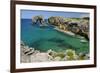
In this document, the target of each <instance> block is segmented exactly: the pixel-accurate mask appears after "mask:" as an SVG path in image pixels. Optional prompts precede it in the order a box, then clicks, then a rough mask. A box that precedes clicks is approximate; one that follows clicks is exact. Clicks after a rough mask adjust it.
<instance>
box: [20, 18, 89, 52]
mask: <svg viewBox="0 0 100 73" xmlns="http://www.w3.org/2000/svg"><path fill="white" fill-rule="evenodd" d="M38 25H39V24H37V25H34V24H33V25H32V21H31V20H30V19H21V40H22V41H23V42H24V43H25V44H26V45H28V46H30V47H34V48H35V49H37V50H40V51H47V50H49V49H53V50H55V51H65V50H66V49H75V50H76V51H77V52H89V42H88V41H87V42H85V43H82V42H81V40H84V38H82V39H80V38H77V37H73V36H70V35H67V34H64V33H61V32H58V31H57V30H55V29H54V28H53V26H49V27H43V28H41V27H39V26H38Z"/></svg>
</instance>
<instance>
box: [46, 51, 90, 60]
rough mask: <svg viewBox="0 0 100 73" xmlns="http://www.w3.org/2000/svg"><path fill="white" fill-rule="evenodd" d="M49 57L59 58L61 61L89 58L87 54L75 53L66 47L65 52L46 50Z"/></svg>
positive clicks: (52, 58)
mask: <svg viewBox="0 0 100 73" xmlns="http://www.w3.org/2000/svg"><path fill="white" fill-rule="evenodd" d="M48 54H49V55H50V56H49V58H50V59H51V60H54V61H55V60H57V61H58V60H61V61H69V60H86V59H89V56H88V55H87V54H84V53H76V52H75V50H72V49H67V50H66V51H65V52H55V51H53V50H48Z"/></svg>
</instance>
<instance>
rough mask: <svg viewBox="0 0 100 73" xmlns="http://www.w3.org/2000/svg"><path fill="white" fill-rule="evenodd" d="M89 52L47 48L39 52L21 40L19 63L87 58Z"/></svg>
mask: <svg viewBox="0 0 100 73" xmlns="http://www.w3.org/2000/svg"><path fill="white" fill-rule="evenodd" d="M88 59H89V54H87V53H78V54H77V53H76V52H75V50H72V49H66V50H65V52H55V51H53V50H51V49H49V50H48V51H47V52H40V51H39V50H36V49H35V48H32V47H28V46H26V45H25V44H24V43H23V42H21V63H32V62H46V61H47V62H49V61H69V60H88Z"/></svg>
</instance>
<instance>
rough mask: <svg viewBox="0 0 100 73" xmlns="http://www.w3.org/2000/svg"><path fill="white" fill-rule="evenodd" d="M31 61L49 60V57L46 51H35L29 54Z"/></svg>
mask: <svg viewBox="0 0 100 73" xmlns="http://www.w3.org/2000/svg"><path fill="white" fill-rule="evenodd" d="M30 58H31V62H44V61H49V57H48V54H47V53H37V54H35V55H31V57H30Z"/></svg>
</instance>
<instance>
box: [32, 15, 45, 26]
mask: <svg viewBox="0 0 100 73" xmlns="http://www.w3.org/2000/svg"><path fill="white" fill-rule="evenodd" d="M43 22H44V19H43V16H41V15H39V16H33V17H32V23H33V24H36V23H39V24H43Z"/></svg>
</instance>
